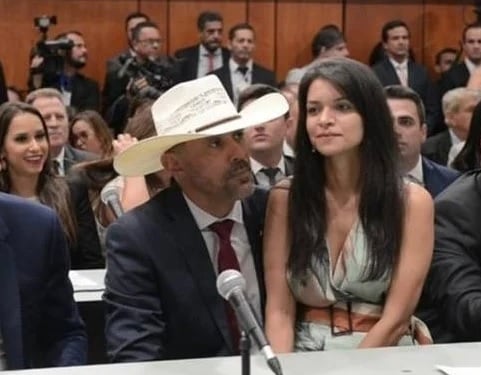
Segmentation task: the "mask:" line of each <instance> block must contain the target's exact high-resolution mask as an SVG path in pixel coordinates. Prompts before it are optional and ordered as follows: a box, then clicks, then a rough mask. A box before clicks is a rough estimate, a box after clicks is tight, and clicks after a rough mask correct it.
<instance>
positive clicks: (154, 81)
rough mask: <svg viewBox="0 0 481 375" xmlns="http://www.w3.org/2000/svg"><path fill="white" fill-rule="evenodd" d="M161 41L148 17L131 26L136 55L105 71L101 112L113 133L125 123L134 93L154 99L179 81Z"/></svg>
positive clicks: (175, 61) (119, 130)
mask: <svg viewBox="0 0 481 375" xmlns="http://www.w3.org/2000/svg"><path fill="white" fill-rule="evenodd" d="M162 44H163V39H162V37H161V34H160V30H159V27H158V26H157V24H155V23H153V22H150V21H146V22H140V23H138V24H137V25H136V26H135V27H134V29H133V30H132V48H133V50H134V52H135V56H133V57H130V58H128V60H127V61H126V62H125V66H128V68H127V69H122V71H114V72H110V73H108V74H107V78H106V81H105V91H104V94H105V95H104V99H105V101H104V103H103V104H104V112H105V116H106V119H107V122H108V123H109V125H110V127H112V128H113V129H114V130H115V133H116V134H118V133H121V132H122V130H123V127H124V126H125V122H126V120H127V119H126V118H125V115H126V114H127V112H128V106H129V103H130V101H131V100H132V99H133V98H134V97H136V98H144V99H152V100H155V99H156V98H157V97H158V96H159V95H160V94H161V93H162V92H163V91H165V90H167V89H168V88H170V87H172V86H173V85H174V84H176V83H178V82H180V73H181V72H180V70H181V69H180V68H181V67H180V64H179V63H178V62H177V60H175V59H173V58H171V57H170V56H167V55H165V54H163V53H162ZM127 88H128V90H127ZM114 120H115V122H114Z"/></svg>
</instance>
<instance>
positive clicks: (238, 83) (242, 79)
mask: <svg viewBox="0 0 481 375" xmlns="http://www.w3.org/2000/svg"><path fill="white" fill-rule="evenodd" d="M252 66H253V62H252V60H249V62H248V63H247V64H246V67H247V72H246V74H245V75H243V74H242V73H241V72H239V70H238V68H239V64H237V63H236V62H235V61H234V60H233V59H232V58H231V59H229V72H230V80H231V82H232V92H233V94H234V99H233V102H234V104H235V106H236V107H237V102H238V100H239V93H241V92H242V91H243V90H244V89H246V88H247V87H249V86H250V85H251V83H252Z"/></svg>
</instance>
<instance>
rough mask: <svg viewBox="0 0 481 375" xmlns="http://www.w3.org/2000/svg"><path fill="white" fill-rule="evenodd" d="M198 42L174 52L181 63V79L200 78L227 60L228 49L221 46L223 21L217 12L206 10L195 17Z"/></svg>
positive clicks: (225, 63) (224, 63) (226, 62)
mask: <svg viewBox="0 0 481 375" xmlns="http://www.w3.org/2000/svg"><path fill="white" fill-rule="evenodd" d="M197 29H198V30H199V38H200V43H199V44H197V45H195V46H191V47H187V48H183V49H181V50H178V51H177V52H175V57H176V58H177V59H179V60H180V63H181V64H182V81H190V80H191V79H195V78H200V77H203V76H205V75H206V74H208V73H210V72H212V71H213V70H216V69H219V68H221V67H222V66H224V65H227V64H228V62H229V56H230V53H229V50H228V49H227V48H224V47H222V32H223V30H224V21H223V19H222V16H221V14H220V13H218V12H212V11H206V12H202V13H201V14H199V17H198V18H197Z"/></svg>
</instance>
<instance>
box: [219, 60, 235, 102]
mask: <svg viewBox="0 0 481 375" xmlns="http://www.w3.org/2000/svg"><path fill="white" fill-rule="evenodd" d="M221 72H222V74H223V75H224V81H225V90H226V91H227V95H229V97H230V98H231V99H234V88H233V87H232V79H231V78H230V69H229V64H227V65H226V66H223V67H222V69H221Z"/></svg>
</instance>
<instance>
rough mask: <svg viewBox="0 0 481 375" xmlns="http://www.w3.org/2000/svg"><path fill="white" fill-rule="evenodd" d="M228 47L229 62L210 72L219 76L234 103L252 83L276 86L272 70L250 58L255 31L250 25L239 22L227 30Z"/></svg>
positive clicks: (253, 46) (252, 51)
mask: <svg viewBox="0 0 481 375" xmlns="http://www.w3.org/2000/svg"><path fill="white" fill-rule="evenodd" d="M229 49H230V53H231V57H230V60H229V63H228V64H225V65H224V66H222V68H220V69H217V70H214V71H213V72H212V74H215V75H216V76H217V77H219V79H220V80H221V82H222V84H223V85H224V88H225V89H226V91H227V93H228V94H229V97H230V98H231V99H232V101H233V102H234V104H237V102H238V98H239V93H240V92H241V91H242V90H244V89H245V88H246V87H247V86H249V85H251V84H253V83H265V84H267V85H271V86H274V87H276V86H277V83H276V76H275V74H274V72H273V71H271V70H268V69H266V68H264V67H262V66H260V65H258V64H256V63H254V61H253V60H252V55H253V53H254V49H255V32H254V28H253V27H252V26H251V25H249V24H247V23H241V24H237V25H235V26H233V27H232V28H231V29H230V30H229Z"/></svg>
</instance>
